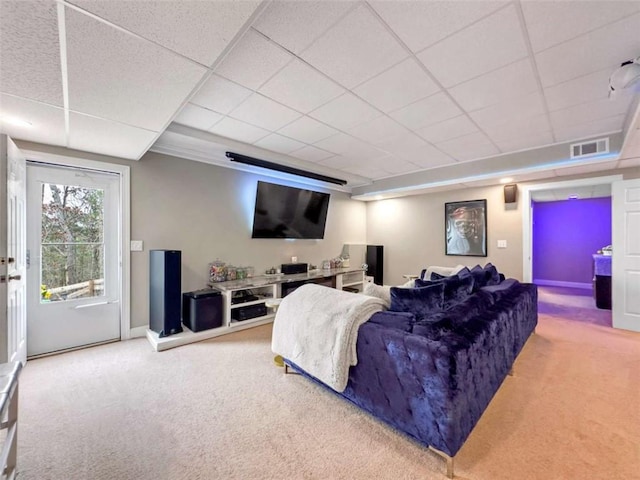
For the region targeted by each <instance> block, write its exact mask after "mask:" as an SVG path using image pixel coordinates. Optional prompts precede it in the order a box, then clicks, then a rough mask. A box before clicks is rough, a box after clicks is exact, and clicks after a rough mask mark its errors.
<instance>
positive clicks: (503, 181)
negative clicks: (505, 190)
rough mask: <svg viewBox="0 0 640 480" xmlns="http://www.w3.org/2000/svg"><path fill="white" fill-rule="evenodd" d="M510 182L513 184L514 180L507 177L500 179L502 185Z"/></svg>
mask: <svg viewBox="0 0 640 480" xmlns="http://www.w3.org/2000/svg"><path fill="white" fill-rule="evenodd" d="M509 182H513V178H511V177H506V178H501V179H500V183H509Z"/></svg>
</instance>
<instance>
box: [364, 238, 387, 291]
mask: <svg viewBox="0 0 640 480" xmlns="http://www.w3.org/2000/svg"><path fill="white" fill-rule="evenodd" d="M366 262H367V265H368V267H367V275H368V276H370V277H373V283H375V284H377V285H382V282H383V278H384V269H383V262H384V246H382V245H367V260H366Z"/></svg>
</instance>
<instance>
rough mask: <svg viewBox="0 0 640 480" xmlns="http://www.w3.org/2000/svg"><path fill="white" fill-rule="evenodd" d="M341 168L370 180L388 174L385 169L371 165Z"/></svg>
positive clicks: (378, 178) (381, 177)
mask: <svg viewBox="0 0 640 480" xmlns="http://www.w3.org/2000/svg"><path fill="white" fill-rule="evenodd" d="M341 170H342V171H345V172H347V173H351V174H353V175H359V176H361V177H365V178H369V179H371V180H380V179H383V178H386V177H388V176H389V173H388V172H387V171H385V170H382V169H381V168H378V167H375V166H373V165H362V166H354V167H349V168H342V169H341Z"/></svg>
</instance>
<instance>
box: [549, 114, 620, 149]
mask: <svg viewBox="0 0 640 480" xmlns="http://www.w3.org/2000/svg"><path fill="white" fill-rule="evenodd" d="M625 118H626V115H616V116H613V117H610V118H604V119H600V120H596V121H593V122H586V123H577V124H573V125H567V126H558V127H554V128H553V132H554V133H555V136H556V140H557V141H558V142H569V141H572V140H581V139H583V138H589V137H595V136H598V135H604V134H606V133H611V132H619V131H621V130H622V127H623V125H624V120H625Z"/></svg>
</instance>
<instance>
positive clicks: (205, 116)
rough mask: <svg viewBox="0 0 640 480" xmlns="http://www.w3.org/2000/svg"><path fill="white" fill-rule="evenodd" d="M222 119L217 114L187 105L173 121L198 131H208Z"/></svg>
mask: <svg viewBox="0 0 640 480" xmlns="http://www.w3.org/2000/svg"><path fill="white" fill-rule="evenodd" d="M223 117H224V115H220V114H219V113H216V112H212V111H211V110H208V109H206V108H203V107H199V106H198V105H193V104H191V103H187V104H186V105H185V106H184V108H183V109H182V111H181V112H180V114H178V116H177V117H176V118H174V119H173V121H174V122H176V123H180V124H181V125H186V126H188V127H193V128H197V129H199V130H209V129H210V128H211V127H213V126H214V125H215V124H216V123H217V122H218V121H220V120H221V119H222V118H223Z"/></svg>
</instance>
